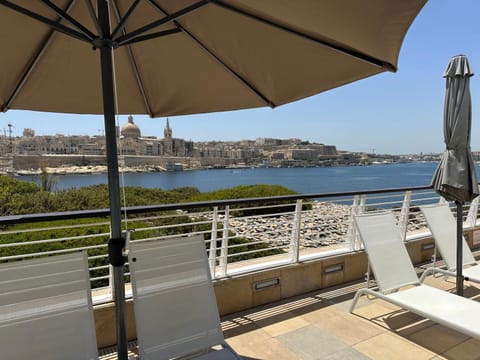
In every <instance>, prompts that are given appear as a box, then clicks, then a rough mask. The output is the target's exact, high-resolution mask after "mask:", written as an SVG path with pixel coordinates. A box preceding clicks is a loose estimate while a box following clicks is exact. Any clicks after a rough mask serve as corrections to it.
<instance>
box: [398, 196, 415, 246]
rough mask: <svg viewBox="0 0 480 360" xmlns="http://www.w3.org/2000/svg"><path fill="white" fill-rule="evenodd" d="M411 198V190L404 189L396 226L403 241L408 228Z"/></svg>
mask: <svg viewBox="0 0 480 360" xmlns="http://www.w3.org/2000/svg"><path fill="white" fill-rule="evenodd" d="M411 198H412V192H411V191H406V192H405V197H404V198H403V204H402V210H401V211H400V215H399V216H398V228H399V229H400V231H401V233H402V236H403V241H405V239H406V237H407V228H408V217H409V215H410V200H411Z"/></svg>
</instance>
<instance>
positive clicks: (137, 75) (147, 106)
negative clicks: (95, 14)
mask: <svg viewBox="0 0 480 360" xmlns="http://www.w3.org/2000/svg"><path fill="white" fill-rule="evenodd" d="M137 3H138V2H137ZM112 4H113V9H114V11H115V16H116V17H117V21H119V24H120V23H121V21H120V18H121V16H120V10H119V9H118V5H117V2H116V1H112ZM132 7H133V6H132ZM132 7H131V8H130V9H129V11H130V10H132V11H133V9H132ZM126 17H127V15H125V17H124V18H123V19H125V18H126ZM125 25H126V24H125V22H124V23H123V25H122V26H121V28H120V25H119V27H117V29H119V31H122V32H126V27H125ZM126 48H127V53H128V58H129V60H130V64H131V66H132V69H133V73H134V74H135V79H136V80H137V85H138V88H139V90H140V92H141V94H142V97H143V102H144V104H145V110H146V112H147V113H148V114H149V115H150V116H153V113H152V108H151V107H150V104H149V102H148V98H147V94H146V91H145V86H144V85H143V81H142V78H141V76H140V72H139V71H138V66H137V62H136V60H135V55H134V54H133V50H132V48H131V46H129V45H127V46H126Z"/></svg>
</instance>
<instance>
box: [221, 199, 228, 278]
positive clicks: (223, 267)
mask: <svg viewBox="0 0 480 360" xmlns="http://www.w3.org/2000/svg"><path fill="white" fill-rule="evenodd" d="M229 228H230V206H228V205H227V206H225V217H224V219H223V235H222V247H221V248H220V275H221V276H222V277H224V276H227V263H228V233H229Z"/></svg>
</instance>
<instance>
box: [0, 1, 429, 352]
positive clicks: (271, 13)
mask: <svg viewBox="0 0 480 360" xmlns="http://www.w3.org/2000/svg"><path fill="white" fill-rule="evenodd" d="M425 3H426V0H402V1H391V0H328V1H313V0H297V1H291V0H263V1H254V0H84V1H77V0H56V1H51V0H40V1H32V0H0V5H3V6H1V7H0V43H1V44H2V47H3V51H2V56H0V110H1V111H4V112H5V111H8V110H9V109H25V110H38V111H49V112H63V113H79V114H104V118H105V138H106V149H107V164H108V183H109V197H110V212H111V234H112V239H111V240H110V242H109V258H110V261H111V263H112V265H113V266H114V291H115V294H114V296H115V301H116V317H117V341H118V347H119V358H120V359H126V358H127V350H126V349H127V346H126V341H125V320H124V316H123V313H124V308H123V306H124V297H125V294H124V284H123V281H124V278H123V264H124V261H125V257H124V254H123V252H122V249H123V247H124V240H123V239H122V231H121V213H120V196H119V193H120V191H119V180H118V159H117V148H116V138H115V118H114V115H115V113H121V114H149V115H150V116H152V117H155V116H163V115H167V116H168V115H170V116H171V115H179V114H194V113H204V112H211V111H225V110H235V109H244V108H254V107H261V106H270V107H275V106H278V105H281V104H285V103H288V102H291V101H295V100H298V99H301V98H305V97H307V96H310V95H313V94H317V93H319V92H322V91H325V90H328V89H331V88H334V87H337V86H341V85H343V84H347V83H350V82H353V81H356V80H359V79H362V78H365V77H368V76H372V75H375V74H378V73H381V72H384V71H396V69H397V59H398V54H399V51H400V46H401V44H402V41H403V38H404V36H405V34H406V32H407V30H408V28H409V26H410V25H411V23H412V21H413V20H414V18H415V17H416V15H417V14H418V12H419V11H420V9H421V8H422V7H423V5H424V4H425ZM95 50H97V51H95Z"/></svg>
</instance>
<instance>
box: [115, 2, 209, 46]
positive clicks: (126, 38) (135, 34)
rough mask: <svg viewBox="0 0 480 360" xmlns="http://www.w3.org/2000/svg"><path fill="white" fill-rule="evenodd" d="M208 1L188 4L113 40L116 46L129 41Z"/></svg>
mask: <svg viewBox="0 0 480 360" xmlns="http://www.w3.org/2000/svg"><path fill="white" fill-rule="evenodd" d="M210 1H211V0H200V1H198V2H196V3H194V4H192V5H190V6H187V7H186V8H184V9H182V10H179V11H176V12H174V13H173V14H170V15H167V16H165V17H164V18H162V19H160V20H157V21H154V22H152V23H150V24H148V25H145V26H142V27H141V28H139V29H137V30H134V31H132V32H131V33H129V34H127V35H124V36H120V37H118V38H113V40H114V41H115V42H116V43H117V44H118V46H120V45H123V44H124V43H126V42H127V41H130V40H132V39H134V38H136V37H138V36H140V35H141V34H143V33H145V32H147V31H150V30H152V29H154V28H156V27H159V26H162V25H164V24H166V23H169V22H172V21H174V20H176V19H178V18H180V17H182V16H185V15H187V14H189V13H191V12H192V11H195V10H197V9H199V8H201V7H202V6H205V5H207V4H209V3H210Z"/></svg>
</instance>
